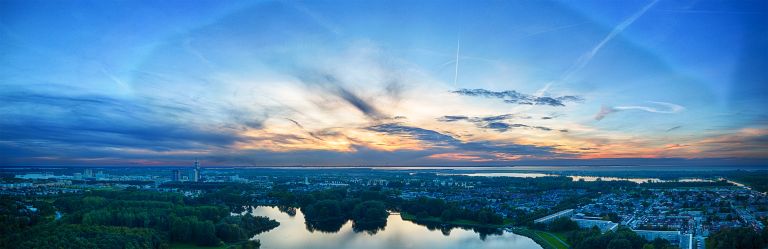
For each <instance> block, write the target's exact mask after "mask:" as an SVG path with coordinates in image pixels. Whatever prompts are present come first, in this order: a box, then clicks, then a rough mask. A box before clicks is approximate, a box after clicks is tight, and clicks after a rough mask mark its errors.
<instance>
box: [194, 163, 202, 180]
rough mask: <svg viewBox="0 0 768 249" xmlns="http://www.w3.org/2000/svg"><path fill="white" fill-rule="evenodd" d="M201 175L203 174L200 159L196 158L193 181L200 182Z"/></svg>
mask: <svg viewBox="0 0 768 249" xmlns="http://www.w3.org/2000/svg"><path fill="white" fill-rule="evenodd" d="M200 176H201V175H200V161H198V160H197V159H195V175H194V180H193V181H195V182H199V181H200Z"/></svg>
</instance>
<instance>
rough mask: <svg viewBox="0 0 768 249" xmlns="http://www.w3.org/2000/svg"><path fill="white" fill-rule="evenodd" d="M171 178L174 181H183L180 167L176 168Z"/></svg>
mask: <svg viewBox="0 0 768 249" xmlns="http://www.w3.org/2000/svg"><path fill="white" fill-rule="evenodd" d="M171 180H172V181H174V182H178V181H181V171H180V170H178V169H174V170H173V175H172V176H171Z"/></svg>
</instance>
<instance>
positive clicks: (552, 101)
mask: <svg viewBox="0 0 768 249" xmlns="http://www.w3.org/2000/svg"><path fill="white" fill-rule="evenodd" d="M453 93H455V94H459V95H464V96H473V97H485V98H498V99H502V100H504V102H505V103H509V104H520V105H548V106H565V103H567V102H579V101H583V98H582V97H579V96H570V95H566V96H560V97H545V96H534V95H530V94H524V93H520V92H517V91H514V90H507V91H500V92H497V91H490V90H486V89H464V88H462V89H459V90H456V91H453Z"/></svg>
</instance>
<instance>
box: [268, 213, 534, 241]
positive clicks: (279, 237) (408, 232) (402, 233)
mask: <svg viewBox="0 0 768 249" xmlns="http://www.w3.org/2000/svg"><path fill="white" fill-rule="evenodd" d="M253 215H257V216H266V217H269V218H271V219H275V220H277V221H279V222H280V226H278V227H277V228H275V229H272V230H270V231H268V232H265V233H262V234H259V235H256V236H254V238H255V239H259V240H261V248H265V249H272V248H275V249H276V248H281V249H294V248H295V249H299V248H302V249H303V248H318V249H323V248H328V249H331V248H333V249H353V248H354V249H357V248H366V249H379V248H380V249H390V248H403V249H405V248H412V249H435V248H448V249H465V248H483V249H494V248H505V249H528V248H534V249H536V248H541V246H539V245H538V244H536V243H535V242H534V241H533V240H531V239H530V238H527V237H524V236H520V235H517V234H514V233H510V232H506V231H503V232H500V234H487V235H484V236H483V237H484V238H482V239H481V234H479V233H477V232H475V231H473V230H471V229H462V228H453V229H442V230H441V229H434V230H430V229H429V228H427V227H426V226H422V225H418V224H415V223H413V222H410V221H406V220H403V219H402V218H401V217H400V215H399V214H391V215H390V216H389V218H387V225H386V226H385V227H384V229H383V230H379V231H376V232H365V231H363V232H355V231H354V229H353V228H352V221H349V222H347V223H346V224H344V225H343V226H342V227H341V229H340V230H339V231H338V232H332V233H327V232H321V231H317V230H315V231H309V230H307V226H306V225H305V223H304V215H303V214H302V213H301V211H300V210H296V214H295V215H294V216H291V215H289V214H287V213H284V212H281V211H280V210H279V209H278V208H277V207H263V206H260V207H256V208H255V209H254V211H253ZM444 233H447V234H448V235H446V234H444Z"/></svg>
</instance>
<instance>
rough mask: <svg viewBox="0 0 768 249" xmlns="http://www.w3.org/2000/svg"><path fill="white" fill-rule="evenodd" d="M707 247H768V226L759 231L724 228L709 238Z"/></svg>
mask: <svg viewBox="0 0 768 249" xmlns="http://www.w3.org/2000/svg"><path fill="white" fill-rule="evenodd" d="M706 244H707V249H730V248H738V249H763V248H768V228H766V229H763V231H762V232H760V233H758V232H755V230H752V229H750V228H733V229H723V230H720V231H718V232H717V233H714V234H712V235H710V236H709V238H707V243H706Z"/></svg>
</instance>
